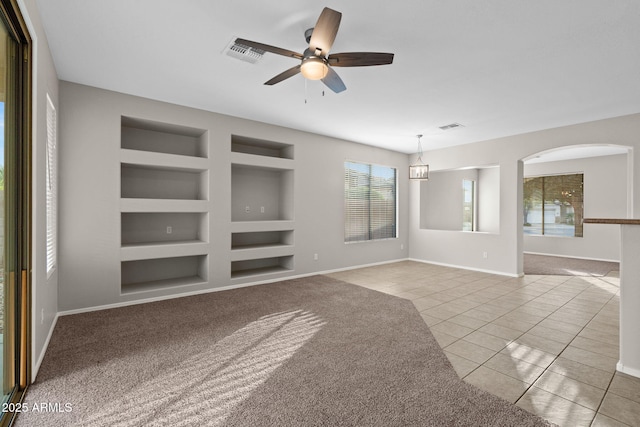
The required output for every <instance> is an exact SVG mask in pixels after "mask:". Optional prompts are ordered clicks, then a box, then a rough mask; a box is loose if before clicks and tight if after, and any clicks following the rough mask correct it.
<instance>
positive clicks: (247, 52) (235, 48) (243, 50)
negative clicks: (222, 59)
mask: <svg viewBox="0 0 640 427" xmlns="http://www.w3.org/2000/svg"><path fill="white" fill-rule="evenodd" d="M225 52H226V54H227V55H229V56H231V57H233V58H236V59H239V60H241V61H245V62H249V63H251V64H255V63H257V62H259V61H260V60H261V59H262V56H263V55H264V52H265V51H264V50H262V49H256V48H254V47H249V46H245V45H243V44H240V43H236V39H235V38H234V39H233V40H231V43H229V45H228V46H227V48H226V49H225Z"/></svg>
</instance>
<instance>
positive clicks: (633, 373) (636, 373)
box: [616, 362, 640, 378]
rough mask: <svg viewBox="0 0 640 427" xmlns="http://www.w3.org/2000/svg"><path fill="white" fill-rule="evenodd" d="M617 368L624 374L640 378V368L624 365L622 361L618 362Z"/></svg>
mask: <svg viewBox="0 0 640 427" xmlns="http://www.w3.org/2000/svg"><path fill="white" fill-rule="evenodd" d="M616 369H617V370H618V371H620V372H622V373H623V374H627V375H631V376H632V377H636V378H640V369H635V368H630V367H628V366H624V365H623V364H622V362H618V363H617V365H616Z"/></svg>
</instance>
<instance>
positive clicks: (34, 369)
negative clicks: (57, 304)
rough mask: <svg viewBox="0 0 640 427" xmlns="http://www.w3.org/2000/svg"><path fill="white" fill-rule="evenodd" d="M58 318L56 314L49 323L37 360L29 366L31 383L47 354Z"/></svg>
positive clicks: (58, 314)
mask: <svg viewBox="0 0 640 427" xmlns="http://www.w3.org/2000/svg"><path fill="white" fill-rule="evenodd" d="M59 316H60V313H56V315H55V317H54V318H53V322H51V327H50V328H49V333H48V334H47V339H46V340H44V345H43V346H42V351H41V352H40V354H39V355H38V357H37V358H34V360H35V362H34V363H33V364H32V366H31V382H34V381H35V380H36V376H37V375H38V371H39V370H40V365H42V361H43V360H44V355H45V354H46V352H47V348H49V342H50V341H51V337H52V336H53V330H54V329H55V328H56V324H57V323H58V317H59Z"/></svg>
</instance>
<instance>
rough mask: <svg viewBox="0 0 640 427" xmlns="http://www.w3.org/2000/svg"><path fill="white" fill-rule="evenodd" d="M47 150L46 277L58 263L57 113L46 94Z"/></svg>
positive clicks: (48, 276) (49, 275)
mask: <svg viewBox="0 0 640 427" xmlns="http://www.w3.org/2000/svg"><path fill="white" fill-rule="evenodd" d="M46 121H47V150H46V173H45V175H46V178H45V181H46V190H45V191H46V218H47V220H46V222H47V227H46V228H47V235H46V265H47V279H48V278H50V277H51V275H52V274H53V272H54V271H55V270H56V267H57V264H58V223H57V221H58V147H57V145H58V115H57V112H56V107H55V105H54V104H53V101H52V100H51V97H50V96H49V94H47V117H46Z"/></svg>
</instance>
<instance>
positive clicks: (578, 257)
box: [523, 251, 620, 262]
mask: <svg viewBox="0 0 640 427" xmlns="http://www.w3.org/2000/svg"><path fill="white" fill-rule="evenodd" d="M523 253H524V254H528V255H542V256H553V257H557V258H573V259H585V260H587V261H604V262H620V260H618V259H604V258H589V257H582V256H573V255H558V254H545V253H542V252H529V251H524V252H523Z"/></svg>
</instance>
